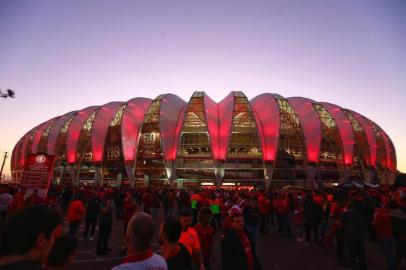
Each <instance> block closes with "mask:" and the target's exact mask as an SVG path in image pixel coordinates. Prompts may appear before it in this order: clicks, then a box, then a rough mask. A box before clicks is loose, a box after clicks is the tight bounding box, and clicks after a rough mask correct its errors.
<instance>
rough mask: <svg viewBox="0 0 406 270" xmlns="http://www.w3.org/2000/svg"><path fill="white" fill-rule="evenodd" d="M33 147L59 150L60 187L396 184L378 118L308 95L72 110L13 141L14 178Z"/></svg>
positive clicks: (165, 100)
mask: <svg viewBox="0 0 406 270" xmlns="http://www.w3.org/2000/svg"><path fill="white" fill-rule="evenodd" d="M29 153H44V154H48V155H55V156H56V161H55V165H54V168H53V181H54V182H56V183H62V184H77V183H98V184H107V185H121V184H125V183H137V184H145V183H147V182H148V183H170V184H176V185H178V186H181V185H198V186H200V185H213V186H218V185H266V186H268V185H278V183H279V184H281V183H283V184H295V185H304V186H305V185H309V184H313V183H327V182H330V183H331V182H334V183H340V182H344V181H346V180H351V179H352V180H361V181H367V182H371V181H373V182H380V183H382V184H384V183H391V181H393V178H394V177H395V175H396V152H395V148H394V146H393V143H392V141H391V139H390V138H389V136H388V135H387V134H386V133H385V131H384V130H382V129H381V128H380V127H379V126H378V125H377V124H376V123H374V122H373V121H371V120H369V119H367V118H366V117H364V116H362V115H361V114H359V113H357V112H354V111H352V110H349V109H344V108H341V107H340V106H338V105H334V104H331V103H326V102H316V101H313V100H311V99H307V98H303V97H290V98H284V97H282V96H280V95H278V94H270V93H264V94H261V95H258V96H256V97H254V98H253V99H251V100H248V99H247V97H246V96H245V95H244V94H243V93H242V92H238V91H234V92H231V93H230V94H228V95H227V96H226V97H225V98H224V99H223V100H222V101H220V102H219V103H216V102H215V101H213V100H212V99H211V98H210V97H209V96H208V95H207V94H206V93H205V92H195V93H194V94H193V95H192V97H191V98H190V100H189V102H186V101H184V100H183V99H181V98H180V97H178V96H176V95H173V94H163V95H160V96H158V97H157V98H155V99H154V100H150V99H148V98H134V99H131V100H129V101H127V102H110V103H107V104H105V105H102V106H90V107H87V108H84V109H82V110H78V111H72V112H68V113H66V114H64V115H61V116H57V117H54V118H52V119H50V120H48V121H46V122H44V123H41V124H39V125H38V126H36V127H34V128H33V129H31V130H30V131H28V132H27V133H26V134H25V135H24V136H23V137H22V138H21V139H20V140H19V141H18V142H17V144H16V145H15V147H14V150H13V153H12V158H11V171H12V177H13V180H15V181H17V182H18V181H19V180H20V179H21V175H22V172H23V170H24V166H25V163H26V159H27V156H28V154H29Z"/></svg>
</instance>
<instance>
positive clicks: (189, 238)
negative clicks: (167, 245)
mask: <svg viewBox="0 0 406 270" xmlns="http://www.w3.org/2000/svg"><path fill="white" fill-rule="evenodd" d="M180 223H181V224H182V234H181V236H180V239H179V243H181V244H183V245H184V246H185V247H186V249H187V250H188V251H189V253H190V255H191V256H192V257H193V259H194V262H195V264H196V265H197V266H199V269H200V270H205V267H204V264H203V256H202V252H201V250H200V242H199V238H198V236H197V233H196V231H195V229H193V228H192V227H190V226H191V225H192V212H191V211H190V210H188V209H185V210H183V211H182V212H181V215H180Z"/></svg>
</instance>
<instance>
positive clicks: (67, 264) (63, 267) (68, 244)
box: [46, 235, 79, 270]
mask: <svg viewBox="0 0 406 270" xmlns="http://www.w3.org/2000/svg"><path fill="white" fill-rule="evenodd" d="M78 243H79V241H78V240H77V239H76V238H74V237H72V236H69V235H64V236H61V237H59V238H58V239H56V240H55V243H54V245H53V246H52V249H51V252H50V253H49V255H48V259H47V267H46V269H47V270H69V269H71V266H72V264H73V262H74V261H75V252H76V248H77V246H78Z"/></svg>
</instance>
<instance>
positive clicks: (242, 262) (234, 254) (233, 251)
mask: <svg viewBox="0 0 406 270" xmlns="http://www.w3.org/2000/svg"><path fill="white" fill-rule="evenodd" d="M246 233H247V232H246ZM247 236H248V239H249V241H250V243H251V247H252V240H251V239H250V238H249V234H248V233H247ZM252 253H253V256H254V270H261V269H262V266H261V264H260V262H259V260H258V257H257V254H256V252H255V250H254V249H252ZM221 255H222V260H223V269H224V270H228V269H232V270H248V265H247V258H246V256H245V252H244V248H243V245H242V243H241V241H240V239H239V238H238V236H237V233H236V231H235V230H234V229H230V230H229V232H228V233H227V235H226V236H225V237H224V239H223V241H222V242H221Z"/></svg>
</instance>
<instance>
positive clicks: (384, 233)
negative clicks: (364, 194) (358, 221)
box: [373, 205, 398, 270]
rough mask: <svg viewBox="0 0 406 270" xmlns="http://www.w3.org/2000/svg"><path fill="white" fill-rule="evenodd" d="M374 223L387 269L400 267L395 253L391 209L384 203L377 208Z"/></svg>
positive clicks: (393, 269) (391, 269)
mask: <svg viewBox="0 0 406 270" xmlns="http://www.w3.org/2000/svg"><path fill="white" fill-rule="evenodd" d="M373 225H374V229H375V234H376V237H377V239H378V241H379V245H380V246H381V249H382V252H383V254H384V256H385V260H386V265H387V269H388V270H396V269H398V265H397V262H396V258H395V255H394V254H393V242H392V238H393V234H392V221H391V217H390V215H389V210H388V209H387V208H386V207H385V206H384V205H381V207H380V208H377V209H376V210H375V215H374V221H373Z"/></svg>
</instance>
